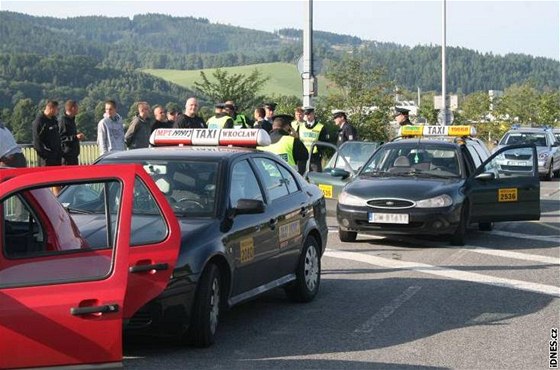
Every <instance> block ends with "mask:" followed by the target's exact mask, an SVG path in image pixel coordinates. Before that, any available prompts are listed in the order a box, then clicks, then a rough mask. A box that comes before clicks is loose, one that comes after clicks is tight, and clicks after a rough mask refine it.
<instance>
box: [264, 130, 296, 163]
mask: <svg viewBox="0 0 560 370" xmlns="http://www.w3.org/2000/svg"><path fill="white" fill-rule="evenodd" d="M294 140H295V138H294V137H293V136H290V135H284V136H282V137H281V138H280V140H278V141H277V142H275V143H274V144H270V145H268V146H259V147H257V149H260V150H264V151H266V152H270V153H274V154H277V155H279V156H280V157H282V159H283V160H285V161H286V162H288V164H289V165H290V166H294V167H295V165H296V160H295V159H294Z"/></svg>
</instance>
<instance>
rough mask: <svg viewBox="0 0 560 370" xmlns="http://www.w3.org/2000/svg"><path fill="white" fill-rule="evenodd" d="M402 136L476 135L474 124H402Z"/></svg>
mask: <svg viewBox="0 0 560 370" xmlns="http://www.w3.org/2000/svg"><path fill="white" fill-rule="evenodd" d="M400 136H456V137H462V136H476V129H475V128H474V126H402V127H401V128H400Z"/></svg>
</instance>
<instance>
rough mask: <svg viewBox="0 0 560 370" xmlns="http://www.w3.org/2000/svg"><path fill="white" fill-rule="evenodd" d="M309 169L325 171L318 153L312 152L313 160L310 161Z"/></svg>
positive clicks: (311, 170)
mask: <svg viewBox="0 0 560 370" xmlns="http://www.w3.org/2000/svg"><path fill="white" fill-rule="evenodd" d="M309 171H310V172H323V164H322V163H321V156H320V155H318V154H312V155H311V160H310V161H309Z"/></svg>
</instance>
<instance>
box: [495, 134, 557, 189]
mask: <svg viewBox="0 0 560 370" xmlns="http://www.w3.org/2000/svg"><path fill="white" fill-rule="evenodd" d="M514 144H534V145H535V146H536V147H537V156H538V163H539V175H540V176H541V177H542V178H543V179H545V180H547V181H550V180H552V178H553V177H554V176H560V150H559V147H560V142H558V141H557V140H556V138H555V137H554V134H553V133H552V131H551V130H550V129H542V128H524V127H521V128H514V129H512V130H509V131H508V132H506V133H505V134H504V136H503V137H502V138H501V139H500V141H499V143H498V147H497V149H500V148H502V147H504V146H506V145H514ZM531 161H532V159H531V158H530V157H528V156H527V155H523V154H521V153H519V152H512V153H511V154H508V155H507V156H506V155H504V156H502V157H500V158H499V159H498V161H497V163H498V165H499V166H500V170H501V171H502V172H503V173H504V174H508V173H519V172H524V171H529V172H530V171H531Z"/></svg>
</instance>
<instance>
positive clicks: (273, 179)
mask: <svg viewBox="0 0 560 370" xmlns="http://www.w3.org/2000/svg"><path fill="white" fill-rule="evenodd" d="M255 163H256V164H257V168H258V171H259V173H260V175H261V177H262V179H263V182H264V186H265V188H266V190H267V192H268V194H269V195H270V200H271V201H273V200H275V199H279V198H282V197H284V196H286V195H288V194H289V193H288V188H287V187H286V181H285V180H284V177H283V176H282V173H281V172H280V169H279V168H278V166H277V165H276V163H275V162H274V161H271V160H270V159H267V158H256V159H255Z"/></svg>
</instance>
